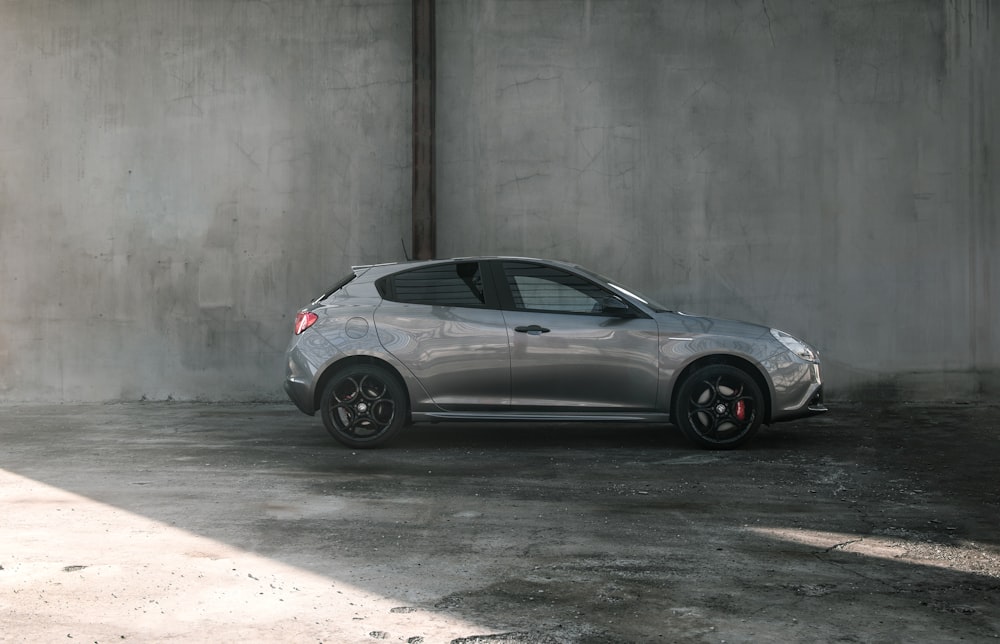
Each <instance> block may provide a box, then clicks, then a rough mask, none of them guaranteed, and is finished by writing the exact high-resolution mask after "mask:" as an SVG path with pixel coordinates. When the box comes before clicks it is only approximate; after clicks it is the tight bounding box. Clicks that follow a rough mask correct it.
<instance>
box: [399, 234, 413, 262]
mask: <svg viewBox="0 0 1000 644" xmlns="http://www.w3.org/2000/svg"><path fill="white" fill-rule="evenodd" d="M399 244H400V246H402V247H403V257H405V258H406V261H410V254H409V253H407V252H406V240H405V239H404V238H403V237H400V238H399Z"/></svg>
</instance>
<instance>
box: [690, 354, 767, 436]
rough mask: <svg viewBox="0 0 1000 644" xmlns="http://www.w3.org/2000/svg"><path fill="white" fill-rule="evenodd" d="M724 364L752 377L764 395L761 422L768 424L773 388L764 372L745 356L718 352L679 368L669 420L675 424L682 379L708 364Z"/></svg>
mask: <svg viewBox="0 0 1000 644" xmlns="http://www.w3.org/2000/svg"><path fill="white" fill-rule="evenodd" d="M715 364H724V365H729V366H731V367H735V368H737V369H739V370H740V371H743V372H744V373H747V374H749V376H750V377H751V378H753V380H754V382H755V383H757V386H758V387H759V388H760V392H761V394H763V396H764V419H763V423H764V424H768V423H770V422H771V409H772V407H773V400H774V389H773V388H772V386H771V382H770V380H769V379H768V378H767V376H766V375H765V374H764V372H763V371H762V370H761V368H760V367H759V366H757V365H756V364H754V363H753V362H751V361H750V360H747V359H746V358H743V357H740V356H737V355H732V354H727V353H718V354H713V355H710V356H703V357H701V358H698V359H697V360H694V361H693V362H691V363H690V364H688V365H687V366H686V367H684V368H683V369H681V371H680V373H678V374H677V377H676V378H674V384H673V389H672V390H671V392H670V422H672V423H674V424H676V423H677V418H676V416H675V414H676V410H677V393H678V392H679V391H680V389H681V387H682V386H683V385H684V381H685V380H687V378H688V376H690V375H691V374H692V373H694V372H695V371H697V370H698V369H701V368H702V367H707V366H709V365H715Z"/></svg>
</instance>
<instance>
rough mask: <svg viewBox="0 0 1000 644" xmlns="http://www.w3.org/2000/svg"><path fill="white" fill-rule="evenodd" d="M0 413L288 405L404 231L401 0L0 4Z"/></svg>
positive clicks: (405, 99) (406, 96) (406, 45)
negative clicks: (332, 306) (290, 353)
mask: <svg viewBox="0 0 1000 644" xmlns="http://www.w3.org/2000/svg"><path fill="white" fill-rule="evenodd" d="M0 60H3V64H2V65H0V141H2V145H0V289H2V293H0V298H2V307H0V398H2V399H7V400H62V399H66V400H117V399H139V398H142V397H144V396H145V397H149V398H155V399H162V398H168V397H175V398H198V397H203V398H208V399H220V398H250V399H253V398H271V397H282V396H283V394H282V393H281V379H282V377H283V372H282V369H281V366H282V360H281V353H282V351H283V350H284V348H285V346H286V344H287V341H288V337H289V335H290V329H291V325H292V321H291V317H292V316H294V313H295V309H296V308H297V307H298V306H301V305H303V304H304V303H306V302H307V301H308V300H309V299H310V297H311V296H314V295H316V294H317V292H318V291H319V290H320V289H321V288H322V287H323V286H324V285H326V283H328V282H331V281H333V280H334V279H335V278H336V276H337V275H338V274H339V273H342V272H344V271H346V269H347V267H348V266H350V265H351V264H352V263H361V262H366V261H368V262H370V261H374V260H377V259H381V258H384V257H387V256H391V257H393V258H396V257H398V256H399V254H400V251H399V248H400V243H399V240H400V237H401V236H402V235H404V234H407V235H408V231H409V227H408V225H407V223H406V217H408V213H409V198H410V195H409V163H410V161H409V157H410V144H409V131H410V100H411V99H410V23H409V2H407V0H399V1H395V2H393V1H387V2H378V3H368V2H361V3H358V2H349V1H346V0H345V1H336V0H330V1H324V2H315V1H312V0H282V1H281V2H270V3H268V2H242V1H229V0H225V1H214V0H212V1H204V0H92V1H87V2H78V1H76V0H14V1H12V0H3V2H0Z"/></svg>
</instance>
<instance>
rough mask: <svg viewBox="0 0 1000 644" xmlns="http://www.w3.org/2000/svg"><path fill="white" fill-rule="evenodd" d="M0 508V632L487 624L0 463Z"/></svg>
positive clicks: (178, 632)
mask: <svg viewBox="0 0 1000 644" xmlns="http://www.w3.org/2000/svg"><path fill="white" fill-rule="evenodd" d="M0 517H2V518H0V623H2V624H3V626H2V637H0V639H4V638H7V637H10V638H12V639H13V640H16V641H18V640H19V641H57V640H58V641H67V638H69V639H70V640H72V641H86V642H110V641H133V642H135V641H163V640H168V639H174V640H181V641H213V642H248V641H272V642H273V641H294V642H306V641H317V642H323V641H326V642H372V641H373V640H383V641H397V642H398V641H402V642H421V641H426V642H440V641H449V640H452V639H455V638H459V637H468V636H471V635H477V634H478V635H483V634H484V633H485V632H488V631H486V630H485V629H483V628H482V627H480V626H477V625H475V624H472V623H469V622H466V621H463V620H461V619H458V618H456V617H454V616H451V615H448V614H446V613H441V612H436V611H428V610H421V609H416V608H414V607H411V606H406V605H405V604H401V600H393V599H391V598H387V597H382V596H379V595H377V594H374V593H372V592H370V591H366V590H363V589H360V588H357V587H353V586H351V585H349V584H346V583H343V582H341V581H338V580H337V579H334V578H328V577H324V576H322V575H318V574H316V573H312V572H309V571H307V570H303V569H299V568H295V567H293V566H290V565H286V564H282V563H279V562H277V561H274V560H271V559H268V558H266V557H263V556H260V555H255V554H253V553H250V552H247V551H243V550H239V549H237V548H234V547H232V546H229V545H227V544H225V543H220V542H219V541H215V540H212V539H208V538H205V537H201V536H198V535H196V534H192V533H189V532H186V531H184V530H181V529H178V528H174V527H171V526H169V525H166V524H164V523H160V522H157V521H154V520H151V519H149V518H146V517H142V516H138V515H135V514H132V513H130V512H127V511H124V510H121V509H119V508H116V507H113V506H109V505H105V504H102V503H99V502H97V501H94V500H92V499H89V498H86V497H83V496H79V495H76V494H73V493H70V492H67V491H65V490H61V489H59V488H55V487H51V486H48V485H45V484H43V483H39V482H38V481H34V480H32V479H28V478H24V477H21V476H18V475H15V474H12V473H10V472H7V471H4V470H0Z"/></svg>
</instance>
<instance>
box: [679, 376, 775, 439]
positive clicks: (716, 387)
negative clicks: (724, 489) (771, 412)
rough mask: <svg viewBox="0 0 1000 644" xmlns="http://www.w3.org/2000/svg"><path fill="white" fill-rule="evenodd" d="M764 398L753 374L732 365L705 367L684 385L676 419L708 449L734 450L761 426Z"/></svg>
mask: <svg viewBox="0 0 1000 644" xmlns="http://www.w3.org/2000/svg"><path fill="white" fill-rule="evenodd" d="M763 414H764V397H763V395H762V394H761V392H760V387H758V386H757V383H756V382H755V381H754V379H753V378H752V377H750V374H748V373H746V372H745V371H743V370H742V369H738V368H737V367H733V366H730V365H724V364H716V365H709V366H707V367H702V368H701V369H698V370H697V371H695V372H694V373H692V374H691V375H690V376H688V378H687V379H686V380H685V381H684V382H683V384H681V388H680V391H679V392H678V394H677V413H676V416H675V420H676V421H677V424H678V426H679V427H680V428H681V431H683V432H684V435H685V436H687V437H688V438H689V439H690V440H692V441H693V442H695V443H697V444H698V445H699V446H701V447H704V448H707V449H733V448H734V447H739V446H740V445H742V444H744V443H745V442H746V441H748V440H749V439H750V438H751V437H752V436H753V435H754V434H755V433H756V432H757V429H758V428H759V427H760V424H761V421H762V420H763Z"/></svg>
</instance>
